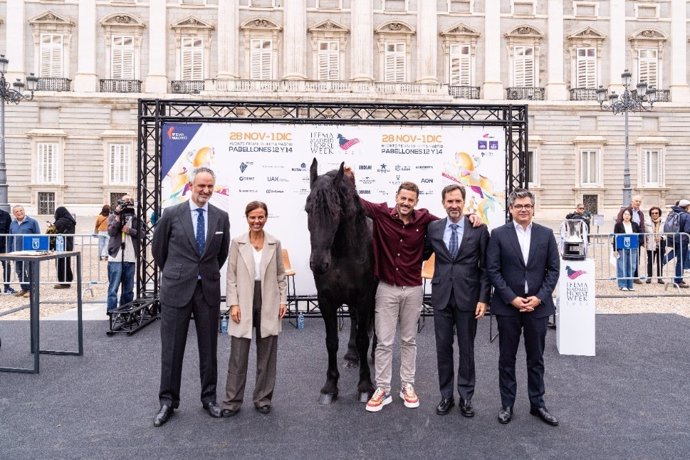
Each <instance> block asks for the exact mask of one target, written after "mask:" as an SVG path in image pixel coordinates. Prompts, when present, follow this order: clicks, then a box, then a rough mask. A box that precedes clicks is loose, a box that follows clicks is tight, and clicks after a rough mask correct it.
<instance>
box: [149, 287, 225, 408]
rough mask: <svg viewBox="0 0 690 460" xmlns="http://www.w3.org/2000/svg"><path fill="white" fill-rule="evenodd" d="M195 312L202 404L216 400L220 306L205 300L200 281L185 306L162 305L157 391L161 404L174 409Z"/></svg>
mask: <svg viewBox="0 0 690 460" xmlns="http://www.w3.org/2000/svg"><path fill="white" fill-rule="evenodd" d="M192 313H194V325H195V326H196V338H197V345H198V348H199V374H200V376H201V403H202V404H203V405H206V404H208V403H209V402H215V401H216V381H217V379H218V370H217V369H218V366H217V359H216V349H217V344H218V316H219V315H220V305H209V304H208V303H207V302H206V299H205V298H204V294H203V292H202V289H201V282H200V281H199V282H197V285H196V289H195V291H194V295H193V296H192V300H191V301H190V302H189V303H188V304H187V305H185V306H184V307H173V306H170V305H165V304H163V305H161V385H160V391H159V393H158V399H159V400H160V403H161V405H163V404H167V405H169V406H171V407H173V408H177V407H178V406H179V405H180V383H181V380H182V360H183V358H184V349H185V345H186V343H187V331H188V329H189V320H190V318H191V314H192Z"/></svg>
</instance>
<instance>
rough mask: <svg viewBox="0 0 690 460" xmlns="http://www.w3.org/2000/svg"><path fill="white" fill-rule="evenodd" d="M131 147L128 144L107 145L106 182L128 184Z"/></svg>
mask: <svg viewBox="0 0 690 460" xmlns="http://www.w3.org/2000/svg"><path fill="white" fill-rule="evenodd" d="M131 164H132V148H131V145H130V144H109V145H108V171H109V174H108V182H109V183H110V184H111V185H130V184H131V170H132V167H131Z"/></svg>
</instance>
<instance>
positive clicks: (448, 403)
mask: <svg viewBox="0 0 690 460" xmlns="http://www.w3.org/2000/svg"><path fill="white" fill-rule="evenodd" d="M454 405H455V401H453V398H443V399H442V400H441V402H440V403H438V406H436V413H437V414H438V415H446V414H447V413H448V412H450V409H451V408H452V407H453V406H454Z"/></svg>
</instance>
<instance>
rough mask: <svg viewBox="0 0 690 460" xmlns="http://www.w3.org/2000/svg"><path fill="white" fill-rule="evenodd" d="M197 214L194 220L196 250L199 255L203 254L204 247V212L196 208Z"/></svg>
mask: <svg viewBox="0 0 690 460" xmlns="http://www.w3.org/2000/svg"><path fill="white" fill-rule="evenodd" d="M196 212H198V213H199V214H198V215H197V218H196V249H197V251H199V255H202V254H203V253H204V248H205V247H206V229H205V228H204V210H203V209H201V208H198V209H197V210H196Z"/></svg>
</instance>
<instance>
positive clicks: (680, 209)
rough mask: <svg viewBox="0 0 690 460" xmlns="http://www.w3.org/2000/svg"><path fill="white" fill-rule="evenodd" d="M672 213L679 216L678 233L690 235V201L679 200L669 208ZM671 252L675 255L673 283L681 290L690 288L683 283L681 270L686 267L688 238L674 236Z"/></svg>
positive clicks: (685, 236)
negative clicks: (689, 211) (689, 212)
mask: <svg viewBox="0 0 690 460" xmlns="http://www.w3.org/2000/svg"><path fill="white" fill-rule="evenodd" d="M671 209H673V211H674V212H677V213H678V214H679V216H680V217H679V219H680V220H679V223H680V225H679V232H680V233H690V214H688V210H690V200H680V201H679V202H678V204H677V205H676V206H673V207H671ZM673 251H674V253H675V255H676V272H675V277H674V278H673V283H674V284H675V285H676V286H678V287H680V288H683V289H687V288H688V287H690V285H688V283H686V282H685V281H683V270H684V269H686V268H688V266H687V252H688V236H687V235H682V234H681V235H675V237H674V238H673Z"/></svg>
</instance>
